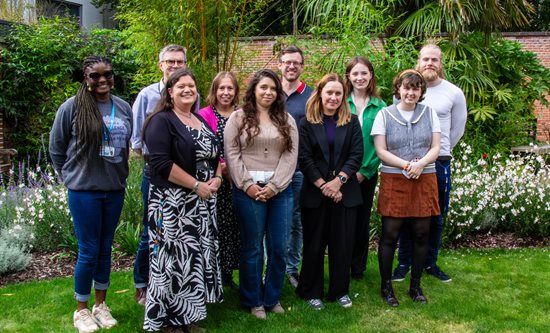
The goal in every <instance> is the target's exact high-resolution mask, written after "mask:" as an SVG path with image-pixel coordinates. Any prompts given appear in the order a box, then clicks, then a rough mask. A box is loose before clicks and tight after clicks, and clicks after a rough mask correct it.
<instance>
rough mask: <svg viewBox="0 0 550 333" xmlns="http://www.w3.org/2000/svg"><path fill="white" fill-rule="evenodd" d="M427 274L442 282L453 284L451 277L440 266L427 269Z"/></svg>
mask: <svg viewBox="0 0 550 333" xmlns="http://www.w3.org/2000/svg"><path fill="white" fill-rule="evenodd" d="M426 273H428V274H430V275H432V276H435V277H436V278H438V279H439V280H440V281H441V282H451V281H452V279H451V277H450V276H449V275H447V274H445V273H444V272H443V271H442V270H441V268H439V266H437V265H435V266H433V267H427V268H426Z"/></svg>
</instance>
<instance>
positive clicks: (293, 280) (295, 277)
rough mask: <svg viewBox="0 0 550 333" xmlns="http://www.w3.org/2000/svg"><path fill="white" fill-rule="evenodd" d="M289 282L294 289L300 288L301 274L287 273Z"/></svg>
mask: <svg viewBox="0 0 550 333" xmlns="http://www.w3.org/2000/svg"><path fill="white" fill-rule="evenodd" d="M286 276H287V278H288V282H289V283H290V285H291V286H292V287H294V289H296V288H298V282H300V274H298V273H286Z"/></svg>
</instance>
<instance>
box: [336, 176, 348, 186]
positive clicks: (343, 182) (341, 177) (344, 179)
mask: <svg viewBox="0 0 550 333" xmlns="http://www.w3.org/2000/svg"><path fill="white" fill-rule="evenodd" d="M338 179H340V183H342V185H343V184H345V183H346V182H347V181H348V178H347V177H346V176H344V175H338Z"/></svg>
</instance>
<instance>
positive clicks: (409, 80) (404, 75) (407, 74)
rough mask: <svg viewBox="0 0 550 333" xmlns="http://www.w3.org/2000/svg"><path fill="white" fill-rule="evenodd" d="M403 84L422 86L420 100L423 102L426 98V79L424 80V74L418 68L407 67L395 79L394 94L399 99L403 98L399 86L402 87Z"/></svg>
mask: <svg viewBox="0 0 550 333" xmlns="http://www.w3.org/2000/svg"><path fill="white" fill-rule="evenodd" d="M401 85H404V86H406V87H410V86H413V87H415V88H420V91H421V93H420V98H419V99H418V101H419V102H421V101H422V100H424V95H425V94H426V80H424V77H423V76H422V74H420V72H418V71H417V70H414V69H406V70H404V71H402V72H401V73H399V74H398V75H397V76H396V77H395V79H393V85H392V87H393V96H394V97H395V98H397V99H401V96H399V87H401Z"/></svg>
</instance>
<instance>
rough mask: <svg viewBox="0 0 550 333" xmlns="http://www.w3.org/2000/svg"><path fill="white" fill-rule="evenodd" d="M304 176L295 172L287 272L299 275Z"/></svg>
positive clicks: (292, 184) (292, 185) (291, 184)
mask: <svg viewBox="0 0 550 333" xmlns="http://www.w3.org/2000/svg"><path fill="white" fill-rule="evenodd" d="M303 182H304V174H302V172H300V171H296V172H294V176H292V183H290V186H291V187H292V195H293V196H294V209H293V211H292V224H291V226H290V234H289V238H288V255H287V258H286V272H287V273H291V274H298V266H299V265H300V259H301V257H302V242H303V239H302V214H301V210H300V192H301V191H302V183H303Z"/></svg>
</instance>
